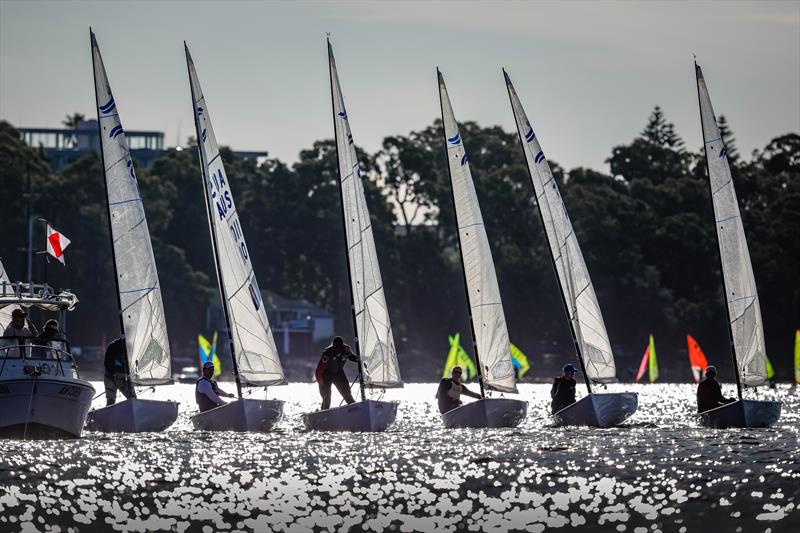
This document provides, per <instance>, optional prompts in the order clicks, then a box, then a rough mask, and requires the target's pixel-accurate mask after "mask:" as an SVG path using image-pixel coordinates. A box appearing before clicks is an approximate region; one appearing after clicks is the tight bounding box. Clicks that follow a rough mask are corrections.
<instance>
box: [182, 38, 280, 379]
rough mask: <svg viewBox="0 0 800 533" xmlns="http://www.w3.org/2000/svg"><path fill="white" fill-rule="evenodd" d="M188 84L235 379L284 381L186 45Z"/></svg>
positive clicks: (226, 177)
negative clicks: (235, 374)
mask: <svg viewBox="0 0 800 533" xmlns="http://www.w3.org/2000/svg"><path fill="white" fill-rule="evenodd" d="M186 63H187V65H188V67H189V84H190V87H191V91H192V104H193V106H192V107H193V112H194V120H195V126H196V129H197V145H198V151H199V153H200V165H201V167H202V171H203V185H204V189H205V199H206V206H207V207H208V217H209V226H210V231H211V237H212V239H211V240H212V245H213V246H214V254H215V256H216V260H217V276H218V281H219V287H220V293H221V296H222V304H223V305H224V306H225V311H226V315H227V317H228V320H229V322H230V340H231V342H232V343H233V352H234V353H233V356H234V357H235V362H236V366H237V370H238V379H239V380H240V381H241V382H242V383H244V384H248V385H252V386H267V385H280V384H283V383H286V379H285V378H284V376H283V368H282V367H281V362H280V359H279V357H278V349H277V347H276V346H275V339H274V338H273V337H272V330H271V328H270V325H269V321H268V320H267V314H266V312H265V310H264V303H263V301H262V299H261V291H260V290H259V288H258V282H257V281H256V276H255V273H254V272H253V265H252V264H251V262H250V254H249V252H248V249H247V245H246V244H245V240H244V235H243V233H242V226H241V223H240V222H239V215H238V213H237V212H236V205H235V204H234V202H233V192H232V191H231V187H230V182H229V180H228V176H227V174H226V173H225V168H224V166H223V164H222V157H221V156H220V153H219V146H218V145H217V138H216V137H215V136H214V130H213V128H212V127H211V120H210V118H209V113H208V106H207V105H206V100H205V98H204V97H203V91H202V89H201V88H200V82H199V80H198V78H197V71H196V70H195V66H194V62H193V61H192V57H191V55H190V54H189V48H188V47H187V48H186Z"/></svg>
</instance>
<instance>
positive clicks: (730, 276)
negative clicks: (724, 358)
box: [695, 64, 767, 387]
mask: <svg viewBox="0 0 800 533" xmlns="http://www.w3.org/2000/svg"><path fill="white" fill-rule="evenodd" d="M695 74H696V76H697V96H698V100H699V103H700V122H701V124H702V127H703V141H704V145H705V150H706V161H707V163H708V179H709V184H710V186H711V200H712V202H713V204H714V220H715V221H716V224H715V226H716V230H717V241H718V244H719V254H720V262H721V263H722V277H723V281H724V283H723V285H724V288H725V301H726V303H727V306H728V321H729V324H730V334H731V341H732V345H733V353H734V359H735V362H736V367H737V371H738V373H739V383H740V384H741V385H745V386H750V387H757V386H759V385H763V384H764V383H766V381H767V364H766V349H765V346H764V328H763V322H762V320H761V306H760V305H759V303H758V291H757V289H756V280H755V277H754V276H753V265H752V263H751V262H750V252H749V251H748V248H747V239H746V238H745V235H744V226H743V225H742V217H741V215H740V213H739V202H738V200H737V199H736V191H735V190H734V187H733V180H732V179H731V169H730V167H729V166H728V157H727V151H726V149H725V145H724V143H723V140H722V136H721V135H720V131H719V128H718V127H717V120H716V117H715V116H714V109H713V108H712V107H711V98H710V97H709V95H708V87H706V82H705V79H704V78H703V71H702V70H700V67H699V66H698V65H697V64H695Z"/></svg>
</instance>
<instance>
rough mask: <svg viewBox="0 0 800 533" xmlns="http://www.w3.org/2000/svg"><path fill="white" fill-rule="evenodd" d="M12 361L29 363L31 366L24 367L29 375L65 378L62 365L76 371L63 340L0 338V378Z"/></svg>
mask: <svg viewBox="0 0 800 533" xmlns="http://www.w3.org/2000/svg"><path fill="white" fill-rule="evenodd" d="M45 343H46V344H45ZM12 360H28V361H30V363H31V364H26V365H25V367H24V371H25V373H26V374H29V375H37V376H38V375H42V374H44V375H55V376H65V375H67V374H66V372H65V370H64V365H66V366H67V368H69V367H73V368H75V369H76V370H77V365H76V364H75V358H74V357H73V356H72V353H71V352H70V346H69V342H68V341H67V340H64V339H56V340H52V341H41V340H40V339H36V338H32V337H22V336H11V335H8V336H6V335H4V336H0V376H2V375H3V372H4V371H5V369H6V363H8V362H9V361H12Z"/></svg>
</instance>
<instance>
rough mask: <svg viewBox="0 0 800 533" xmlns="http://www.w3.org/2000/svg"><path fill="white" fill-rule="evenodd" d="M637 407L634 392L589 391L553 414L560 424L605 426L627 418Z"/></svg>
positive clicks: (637, 402)
mask: <svg viewBox="0 0 800 533" xmlns="http://www.w3.org/2000/svg"><path fill="white" fill-rule="evenodd" d="M638 407H639V396H638V395H637V394H636V393H635V392H611V393H591V394H589V395H588V396H584V397H583V398H581V399H580V400H578V401H577V402H575V403H573V404H572V405H568V406H567V407H564V408H563V409H561V410H560V411H558V412H557V413H555V414H554V415H553V418H554V419H555V421H556V423H557V424H559V425H562V426H594V427H599V428H607V427H613V426H617V425H619V424H621V423H623V422H624V421H625V420H627V419H628V418H629V417H630V416H631V415H633V413H635V412H636V409H637V408H638Z"/></svg>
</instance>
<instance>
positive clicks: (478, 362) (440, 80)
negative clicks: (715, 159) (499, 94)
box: [436, 67, 486, 398]
mask: <svg viewBox="0 0 800 533" xmlns="http://www.w3.org/2000/svg"><path fill="white" fill-rule="evenodd" d="M436 78H437V84H438V83H441V84H444V77H443V76H442V73H441V71H440V70H439V67H436ZM445 90H447V87H446V86H445ZM439 110H440V112H441V114H442V139H443V140H444V153H445V159H446V160H447V175H448V176H449V177H450V198H452V200H453V216H454V217H455V219H456V236H457V237H458V255H459V257H460V258H461V275H462V277H463V278H464V294H465V295H466V298H467V312H468V313H469V330H470V334H471V335H472V351H473V352H474V353H475V366H476V367H477V369H478V384H479V385H480V387H481V398H486V391H485V390H484V386H483V365H481V359H480V355H479V354H478V342H477V337H476V336H475V320H474V318H473V317H472V305H471V304H470V299H469V285H468V284H467V271H466V268H465V267H464V250H463V249H462V247H461V231H460V230H459V227H458V209H457V208H456V193H455V191H454V190H453V173H452V172H451V171H450V157H449V156H448V155H447V131H446V130H445V125H444V102H443V101H442V90H441V88H439Z"/></svg>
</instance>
